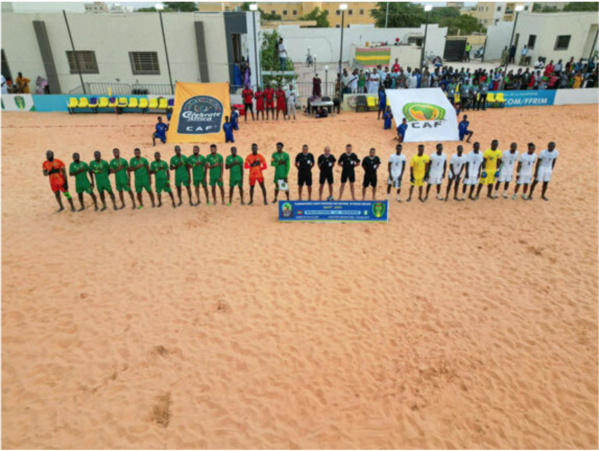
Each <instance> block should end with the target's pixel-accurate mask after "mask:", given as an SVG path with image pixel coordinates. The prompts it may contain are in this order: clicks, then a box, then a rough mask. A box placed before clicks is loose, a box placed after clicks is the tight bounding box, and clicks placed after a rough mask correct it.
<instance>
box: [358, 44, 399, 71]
mask: <svg viewBox="0 0 599 451" xmlns="http://www.w3.org/2000/svg"><path fill="white" fill-rule="evenodd" d="M355 58H356V62H357V63H359V64H361V65H363V66H365V67H372V66H377V65H378V64H381V65H384V66H388V65H389V60H390V58H391V49H390V48H389V47H358V48H356V56H355Z"/></svg>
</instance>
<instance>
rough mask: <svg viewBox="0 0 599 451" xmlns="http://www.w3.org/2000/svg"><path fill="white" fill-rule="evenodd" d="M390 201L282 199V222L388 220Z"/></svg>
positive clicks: (280, 210) (280, 202) (280, 204)
mask: <svg viewBox="0 0 599 451" xmlns="http://www.w3.org/2000/svg"><path fill="white" fill-rule="evenodd" d="M388 220H389V203H388V202H387V201H386V200H381V201H376V200H367V201H355V202H352V201H339V202H336V201H326V202H321V201H302V200H280V201H279V221H282V222H298V221H299V222H314V221H318V222H387V221H388Z"/></svg>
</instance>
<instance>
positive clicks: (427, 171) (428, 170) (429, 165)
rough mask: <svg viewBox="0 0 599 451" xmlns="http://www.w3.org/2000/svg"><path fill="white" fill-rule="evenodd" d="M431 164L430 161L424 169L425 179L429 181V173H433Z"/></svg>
mask: <svg viewBox="0 0 599 451" xmlns="http://www.w3.org/2000/svg"><path fill="white" fill-rule="evenodd" d="M431 166H432V165H431V162H430V160H429V161H428V162H427V163H426V168H425V169H424V174H425V176H424V178H425V179H427V180H428V173H429V172H430V171H431Z"/></svg>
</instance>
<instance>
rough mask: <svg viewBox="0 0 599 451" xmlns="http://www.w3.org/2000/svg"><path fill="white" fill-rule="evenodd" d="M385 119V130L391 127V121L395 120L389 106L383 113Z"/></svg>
mask: <svg viewBox="0 0 599 451" xmlns="http://www.w3.org/2000/svg"><path fill="white" fill-rule="evenodd" d="M383 119H385V125H384V130H389V129H390V128H391V121H392V120H393V113H391V107H389V106H388V107H387V110H386V111H385V114H384V115H383Z"/></svg>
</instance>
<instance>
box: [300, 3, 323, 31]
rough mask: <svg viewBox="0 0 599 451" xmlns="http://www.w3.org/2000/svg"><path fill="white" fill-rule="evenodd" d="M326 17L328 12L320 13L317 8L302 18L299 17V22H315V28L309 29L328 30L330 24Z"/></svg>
mask: <svg viewBox="0 0 599 451" xmlns="http://www.w3.org/2000/svg"><path fill="white" fill-rule="evenodd" d="M328 16H329V12H328V11H321V10H320V8H319V7H318V6H317V7H316V8H314V9H313V10H312V11H310V12H309V13H308V14H305V15H303V16H302V17H300V18H299V20H315V21H316V27H311V28H329V25H330V24H329V18H328Z"/></svg>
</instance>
